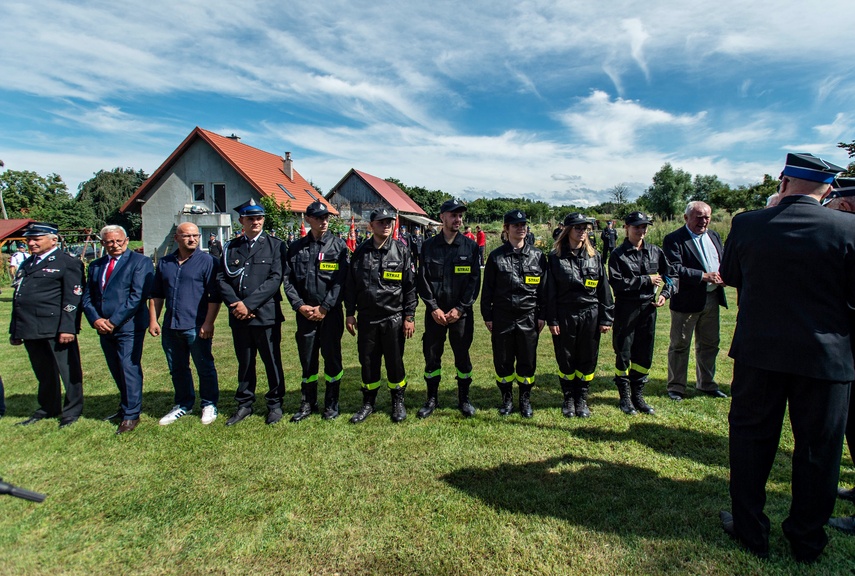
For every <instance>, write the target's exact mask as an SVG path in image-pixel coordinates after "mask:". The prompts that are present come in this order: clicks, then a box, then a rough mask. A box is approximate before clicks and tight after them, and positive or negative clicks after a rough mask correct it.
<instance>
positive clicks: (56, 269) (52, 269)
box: [42, 268, 61, 273]
mask: <svg viewBox="0 0 855 576" xmlns="http://www.w3.org/2000/svg"><path fill="white" fill-rule="evenodd" d="M42 272H50V273H54V272H61V270H60V269H59V268H43V269H42Z"/></svg>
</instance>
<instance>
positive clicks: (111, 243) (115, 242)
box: [101, 238, 127, 246]
mask: <svg viewBox="0 0 855 576" xmlns="http://www.w3.org/2000/svg"><path fill="white" fill-rule="evenodd" d="M126 240H127V238H122V239H121V240H101V244H103V245H104V246H121V245H122V244H124V243H125V241H126Z"/></svg>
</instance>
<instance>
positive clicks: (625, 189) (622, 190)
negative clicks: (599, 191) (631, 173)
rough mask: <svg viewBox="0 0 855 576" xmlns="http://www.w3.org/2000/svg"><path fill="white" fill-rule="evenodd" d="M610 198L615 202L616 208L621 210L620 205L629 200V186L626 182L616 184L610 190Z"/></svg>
mask: <svg viewBox="0 0 855 576" xmlns="http://www.w3.org/2000/svg"><path fill="white" fill-rule="evenodd" d="M609 200H610V201H611V202H612V204H614V208H615V210H616V211H617V210H620V207H621V206H623V205H624V204H626V203H627V202H629V186H627V185H626V184H616V185H614V186H612V188H611V190H609Z"/></svg>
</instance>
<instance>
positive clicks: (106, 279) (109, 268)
mask: <svg viewBox="0 0 855 576" xmlns="http://www.w3.org/2000/svg"><path fill="white" fill-rule="evenodd" d="M115 267H116V259H115V258H110V264H109V265H108V266H107V273H106V274H104V286H106V285H107V282H109V281H110V275H111V274H112V273H113V268H115Z"/></svg>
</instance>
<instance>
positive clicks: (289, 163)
mask: <svg viewBox="0 0 855 576" xmlns="http://www.w3.org/2000/svg"><path fill="white" fill-rule="evenodd" d="M283 171H284V172H285V175H286V176H287V177H288V179H289V180H290V181H291V182H293V181H294V161H293V160H291V153H290V152H285V166H284V167H283Z"/></svg>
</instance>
